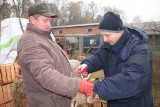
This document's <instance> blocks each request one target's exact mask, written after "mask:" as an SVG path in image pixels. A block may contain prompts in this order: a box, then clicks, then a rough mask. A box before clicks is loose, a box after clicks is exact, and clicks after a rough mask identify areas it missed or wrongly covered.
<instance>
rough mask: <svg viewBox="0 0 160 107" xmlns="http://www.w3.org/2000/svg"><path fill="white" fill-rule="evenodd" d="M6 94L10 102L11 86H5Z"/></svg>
mask: <svg viewBox="0 0 160 107" xmlns="http://www.w3.org/2000/svg"><path fill="white" fill-rule="evenodd" d="M6 86H7V94H8V100H9V101H11V100H12V96H11V85H10V84H7V85H6Z"/></svg>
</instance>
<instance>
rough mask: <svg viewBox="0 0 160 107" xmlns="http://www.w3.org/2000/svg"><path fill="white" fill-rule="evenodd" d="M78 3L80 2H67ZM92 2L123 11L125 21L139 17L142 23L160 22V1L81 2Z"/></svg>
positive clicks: (104, 0) (88, 0)
mask: <svg viewBox="0 0 160 107" xmlns="http://www.w3.org/2000/svg"><path fill="white" fill-rule="evenodd" d="M69 1H75V2H76V1H80V0H69ZM82 1H83V2H91V1H94V2H95V3H97V4H98V5H99V6H102V7H104V6H110V7H115V8H117V9H119V10H123V11H124V13H125V16H126V18H127V20H128V21H129V22H130V21H132V20H133V19H134V18H135V16H140V17H141V19H142V20H143V21H151V20H154V21H157V20H159V21H160V0H82Z"/></svg>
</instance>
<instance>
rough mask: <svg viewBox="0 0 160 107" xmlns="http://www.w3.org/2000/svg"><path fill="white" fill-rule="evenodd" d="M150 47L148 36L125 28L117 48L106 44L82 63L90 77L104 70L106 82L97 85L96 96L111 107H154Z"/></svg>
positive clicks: (95, 86)
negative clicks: (86, 66)
mask: <svg viewBox="0 0 160 107" xmlns="http://www.w3.org/2000/svg"><path fill="white" fill-rule="evenodd" d="M147 43H148V36H147V35H146V33H145V32H143V31H141V30H139V29H137V28H134V29H131V28H124V34H123V35H122V37H121V38H120V40H119V41H118V42H117V43H116V44H115V45H113V46H111V45H109V44H108V43H104V45H103V46H101V47H100V48H99V49H98V50H97V51H96V52H95V53H94V54H93V55H92V56H91V57H90V58H89V59H86V60H84V61H83V62H82V63H85V64H87V65H88V72H89V73H92V72H94V71H98V70H101V69H104V75H105V78H104V79H103V80H102V81H99V82H97V83H96V84H95V85H94V92H95V93H97V94H98V95H99V97H101V98H103V99H105V100H107V102H108V106H107V107H153V100H152V94H151V84H152V52H151V50H150V49H149V47H148V45H147Z"/></svg>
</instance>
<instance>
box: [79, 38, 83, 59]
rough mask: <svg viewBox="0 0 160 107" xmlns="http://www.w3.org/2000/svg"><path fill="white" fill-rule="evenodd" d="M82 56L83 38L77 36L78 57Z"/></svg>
mask: <svg viewBox="0 0 160 107" xmlns="http://www.w3.org/2000/svg"><path fill="white" fill-rule="evenodd" d="M82 55H83V36H79V56H82Z"/></svg>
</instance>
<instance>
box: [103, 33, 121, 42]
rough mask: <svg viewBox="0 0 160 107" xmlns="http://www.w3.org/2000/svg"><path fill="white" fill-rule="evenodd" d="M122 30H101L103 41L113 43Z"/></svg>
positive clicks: (119, 36)
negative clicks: (117, 31)
mask: <svg viewBox="0 0 160 107" xmlns="http://www.w3.org/2000/svg"><path fill="white" fill-rule="evenodd" d="M122 34H123V32H119V33H115V32H101V35H103V40H104V42H108V43H109V44H110V45H114V44H115V43H117V41H118V40H119V39H120V38H121V36H122Z"/></svg>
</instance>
